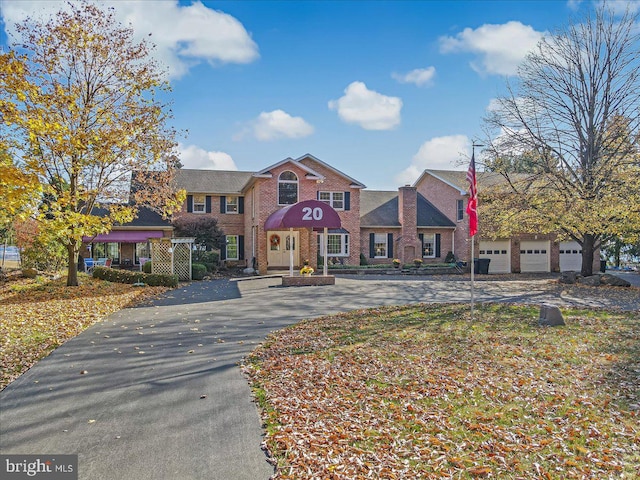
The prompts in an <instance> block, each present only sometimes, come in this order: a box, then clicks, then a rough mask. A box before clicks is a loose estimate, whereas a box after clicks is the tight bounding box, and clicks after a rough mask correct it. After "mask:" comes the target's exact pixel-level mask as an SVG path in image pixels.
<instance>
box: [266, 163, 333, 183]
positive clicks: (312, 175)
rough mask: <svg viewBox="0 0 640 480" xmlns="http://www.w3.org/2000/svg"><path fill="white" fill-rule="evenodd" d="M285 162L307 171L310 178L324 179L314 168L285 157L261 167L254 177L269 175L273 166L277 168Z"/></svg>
mask: <svg viewBox="0 0 640 480" xmlns="http://www.w3.org/2000/svg"><path fill="white" fill-rule="evenodd" d="M285 163H291V164H293V165H295V166H296V167H298V168H300V169H301V170H304V171H305V172H307V178H310V179H312V180H324V178H325V177H324V175H322V174H320V173H318V172H316V171H315V170H313V169H312V168H310V167H307V166H306V165H305V164H304V163H300V162H299V161H298V160H294V159H293V158H290V157H287V158H285V159H284V160H280V161H279V162H278V163H274V164H273V165H269V166H268V167H267V168H263V169H262V170H260V171H259V172H256V173H254V175H253V176H254V177H264V176H267V177H271V175H272V174H271V170H273V169H274V168H278V167H279V166H281V165H284V164H285Z"/></svg>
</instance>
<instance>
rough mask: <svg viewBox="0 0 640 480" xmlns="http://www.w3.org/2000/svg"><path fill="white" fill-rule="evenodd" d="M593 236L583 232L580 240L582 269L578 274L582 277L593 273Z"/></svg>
mask: <svg viewBox="0 0 640 480" xmlns="http://www.w3.org/2000/svg"><path fill="white" fill-rule="evenodd" d="M595 243H596V242H595V237H594V236H593V235H590V234H585V236H584V238H583V241H582V269H581V271H580V274H581V275H582V276H583V277H590V276H591V275H593V255H594V251H595Z"/></svg>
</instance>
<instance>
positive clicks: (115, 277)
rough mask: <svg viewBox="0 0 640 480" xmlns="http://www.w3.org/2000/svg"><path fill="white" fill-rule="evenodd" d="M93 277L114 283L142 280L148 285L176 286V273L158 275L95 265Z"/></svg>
mask: <svg viewBox="0 0 640 480" xmlns="http://www.w3.org/2000/svg"><path fill="white" fill-rule="evenodd" d="M145 265H146V264H145ZM93 277H94V278H98V279H100V280H107V281H109V282H115V283H128V284H134V283H138V282H142V283H144V284H146V285H149V286H150V287H171V288H173V287H177V286H178V276H177V275H159V274H153V273H140V272H130V271H129V270H118V269H115V268H107V267H95V268H94V269H93Z"/></svg>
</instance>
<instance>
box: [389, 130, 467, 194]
mask: <svg viewBox="0 0 640 480" xmlns="http://www.w3.org/2000/svg"><path fill="white" fill-rule="evenodd" d="M470 151H471V140H469V138H468V137H467V136H465V135H448V136H444V137H434V138H432V139H431V140H427V141H426V142H424V143H423V144H422V145H421V146H420V149H419V150H418V153H416V154H415V155H414V156H413V159H412V160H411V165H409V166H408V167H407V168H406V169H404V170H403V171H402V172H400V173H399V174H398V175H396V176H395V178H394V180H395V182H396V183H397V184H399V185H406V184H413V183H414V182H415V181H416V180H417V179H418V177H419V176H420V175H421V174H422V172H423V171H424V170H425V169H427V168H428V169H434V170H464V169H466V168H467V166H466V165H464V166H462V165H461V164H460V161H461V155H463V154H466V155H468V154H469V153H470Z"/></svg>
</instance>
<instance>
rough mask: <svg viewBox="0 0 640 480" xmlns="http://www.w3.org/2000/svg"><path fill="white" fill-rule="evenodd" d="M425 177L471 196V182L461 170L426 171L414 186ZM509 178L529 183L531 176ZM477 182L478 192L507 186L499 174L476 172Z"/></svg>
mask: <svg viewBox="0 0 640 480" xmlns="http://www.w3.org/2000/svg"><path fill="white" fill-rule="evenodd" d="M425 175H431V176H432V177H435V178H437V179H438V180H440V181H442V182H444V183H446V184H447V185H449V186H451V187H453V188H455V189H456V190H458V191H459V192H460V195H468V194H469V182H468V181H467V172H466V171H460V170H433V169H426V170H424V171H423V172H422V175H420V177H419V178H418V180H416V181H415V183H414V184H413V186H414V187H415V186H417V185H418V184H419V183H420V182H421V181H422V179H423V178H424V176H425ZM509 178H510V179H511V180H512V181H516V182H529V181H531V175H530V174H526V173H511V174H509ZM476 181H477V182H478V190H482V187H494V186H496V185H507V180H506V179H505V177H504V176H503V175H502V174H501V173H498V172H476Z"/></svg>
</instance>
